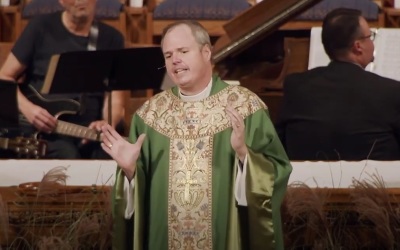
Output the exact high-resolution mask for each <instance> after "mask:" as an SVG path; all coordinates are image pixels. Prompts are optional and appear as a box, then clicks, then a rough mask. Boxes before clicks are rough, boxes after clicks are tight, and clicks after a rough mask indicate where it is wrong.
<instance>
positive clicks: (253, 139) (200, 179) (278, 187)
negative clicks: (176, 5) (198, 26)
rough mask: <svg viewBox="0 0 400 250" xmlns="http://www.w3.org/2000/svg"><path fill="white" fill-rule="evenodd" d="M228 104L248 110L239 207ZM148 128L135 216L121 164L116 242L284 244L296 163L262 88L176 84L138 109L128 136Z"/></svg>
mask: <svg viewBox="0 0 400 250" xmlns="http://www.w3.org/2000/svg"><path fill="white" fill-rule="evenodd" d="M227 105H231V106H233V107H234V108H235V109H236V110H237V111H238V112H239V113H240V114H241V115H242V116H243V118H244V122H245V126H246V128H245V133H246V144H247V147H248V149H249V153H248V155H247V175H246V196H247V203H248V206H247V207H240V209H239V208H238V205H237V202H236V199H235V196H234V186H235V178H236V174H237V167H238V160H237V156H236V155H235V152H234V150H233V149H232V146H231V133H232V126H231V122H230V119H229V117H228V116H227V114H226V113H225V108H226V107H227ZM142 133H144V134H146V135H147V136H146V139H145V141H144V143H143V146H142V150H141V155H140V157H139V159H138V162H137V170H136V175H135V180H134V181H135V192H134V193H135V194H134V196H135V197H134V202H135V203H134V207H135V212H134V215H133V218H132V219H131V220H126V219H125V218H124V211H125V207H126V201H125V199H124V196H123V186H124V183H123V182H124V180H125V177H124V175H123V172H122V171H121V170H120V169H119V168H118V170H117V175H116V182H115V186H114V190H113V216H114V232H113V246H114V249H135V250H139V249H146V250H147V249H149V250H163V249H185V250H186V249H193V250H195V249H214V250H224V249H229V250H235V249H238V250H241V249H243V250H246V249H252V250H258V249H260V250H261V249H262V250H266V249H283V237H282V227H281V215H280V206H281V202H282V199H283V197H284V194H285V190H286V185H287V182H288V179H289V175H290V172H291V169H292V168H291V165H290V163H289V160H288V158H287V156H286V153H285V151H284V149H283V147H282V145H281V142H280V141H279V139H278V136H277V134H276V132H275V129H274V127H273V125H272V123H271V121H270V119H269V115H268V111H267V109H266V106H265V104H264V103H263V102H262V101H261V100H260V99H259V98H258V97H257V95H255V94H254V93H252V92H250V91H249V90H247V89H245V88H243V87H240V86H230V85H228V84H226V83H225V82H223V81H221V80H220V79H219V78H218V77H216V76H214V77H213V83H212V89H211V95H210V96H209V97H207V98H205V99H204V100H201V101H196V102H185V101H182V100H181V99H180V98H179V95H178V89H177V88H176V87H174V88H172V89H170V90H167V91H164V92H162V93H160V94H158V95H156V96H154V97H153V98H152V99H150V100H149V101H147V102H146V103H145V104H144V105H143V106H142V107H141V108H140V109H139V110H138V111H137V113H136V114H135V115H134V117H133V118H132V125H131V130H130V141H132V142H136V140H137V138H138V136H139V135H140V134H142ZM243 217H245V218H243Z"/></svg>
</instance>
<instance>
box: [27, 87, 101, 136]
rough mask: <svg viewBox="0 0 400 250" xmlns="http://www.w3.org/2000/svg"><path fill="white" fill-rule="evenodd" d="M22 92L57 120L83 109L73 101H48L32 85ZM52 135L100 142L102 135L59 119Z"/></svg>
mask: <svg viewBox="0 0 400 250" xmlns="http://www.w3.org/2000/svg"><path fill="white" fill-rule="evenodd" d="M22 92H23V93H24V94H25V96H26V97H27V98H28V99H29V100H30V101H31V102H33V103H34V104H36V105H38V106H40V107H42V108H44V109H46V110H47V111H48V112H49V113H50V114H51V115H53V116H54V117H56V118H57V119H58V118H59V117H60V116H61V115H64V114H70V115H74V114H77V113H78V112H79V111H80V108H81V105H80V103H79V102H77V101H75V100H72V99H46V98H45V97H43V96H42V95H41V94H40V93H39V92H38V91H37V90H36V89H35V88H34V87H33V86H31V85H27V86H24V87H23V89H22ZM21 123H24V124H26V123H28V121H27V120H26V118H24V117H22V120H21ZM52 133H57V134H62V135H67V136H73V137H77V138H82V139H88V140H93V141H100V133H99V132H98V131H97V130H95V129H91V128H88V127H85V126H81V125H77V124H74V123H70V122H66V121H62V120H59V119H58V121H57V126H56V128H55V130H54V131H53V132H52ZM37 136H38V133H36V135H35V137H36V138H37Z"/></svg>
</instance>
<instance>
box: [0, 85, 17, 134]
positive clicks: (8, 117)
mask: <svg viewBox="0 0 400 250" xmlns="http://www.w3.org/2000/svg"><path fill="white" fill-rule="evenodd" d="M17 87H18V84H17V83H16V82H13V81H6V80H0V100H1V101H0V103H1V106H2V107H3V108H1V109H0V129H2V130H3V129H5V130H7V129H13V128H14V129H15V128H18V126H19V123H18V102H17Z"/></svg>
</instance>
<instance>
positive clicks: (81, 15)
mask: <svg viewBox="0 0 400 250" xmlns="http://www.w3.org/2000/svg"><path fill="white" fill-rule="evenodd" d="M59 1H60V3H61V5H62V6H64V9H65V10H66V11H67V12H68V13H69V14H70V15H71V16H72V17H73V18H75V19H77V20H82V19H83V20H85V19H87V18H88V17H90V16H91V15H94V11H95V6H96V0H59Z"/></svg>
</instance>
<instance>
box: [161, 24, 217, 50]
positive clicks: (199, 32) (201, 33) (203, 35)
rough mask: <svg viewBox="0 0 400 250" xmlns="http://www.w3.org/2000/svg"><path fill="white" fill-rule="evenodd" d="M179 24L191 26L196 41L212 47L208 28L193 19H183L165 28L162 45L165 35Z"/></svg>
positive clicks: (201, 44)
mask: <svg viewBox="0 0 400 250" xmlns="http://www.w3.org/2000/svg"><path fill="white" fill-rule="evenodd" d="M179 25H186V26H188V27H189V28H190V30H191V31H192V34H193V36H194V38H195V40H196V42H197V43H198V44H199V45H200V46H201V47H202V46H204V45H207V46H209V47H210V48H211V41H210V35H209V34H208V32H207V30H206V29H205V28H204V27H203V26H202V25H201V24H200V23H199V22H197V21H193V20H181V21H177V22H174V23H172V24H170V25H168V26H167V27H165V28H164V30H163V32H162V35H161V47H162V45H163V41H164V37H165V35H166V34H167V33H168V32H169V31H170V30H172V29H173V28H175V27H177V26H179Z"/></svg>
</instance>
